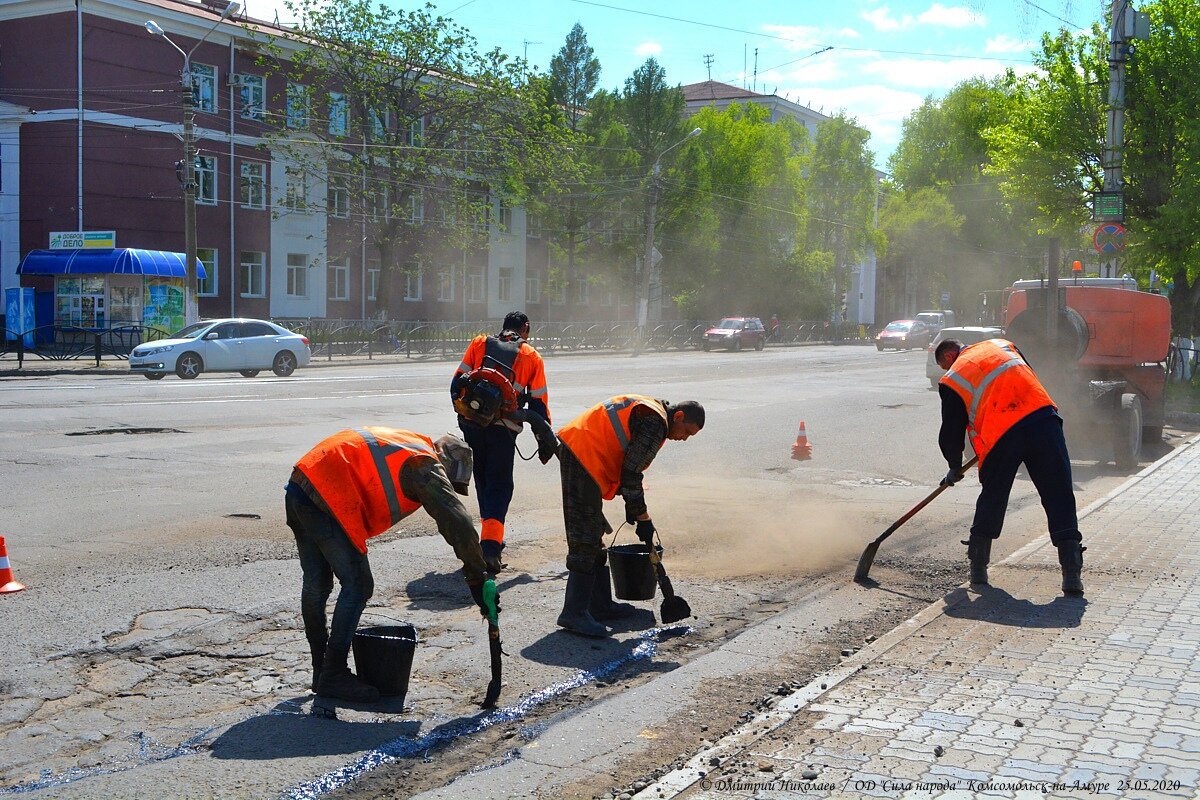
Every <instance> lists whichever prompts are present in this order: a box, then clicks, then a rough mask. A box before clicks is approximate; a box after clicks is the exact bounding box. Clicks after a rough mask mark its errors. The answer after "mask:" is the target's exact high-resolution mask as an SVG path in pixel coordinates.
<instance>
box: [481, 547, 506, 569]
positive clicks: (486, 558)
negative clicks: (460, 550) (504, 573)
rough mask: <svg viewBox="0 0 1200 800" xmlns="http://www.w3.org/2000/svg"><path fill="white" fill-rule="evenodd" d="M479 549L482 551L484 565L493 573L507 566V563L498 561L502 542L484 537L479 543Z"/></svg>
mask: <svg viewBox="0 0 1200 800" xmlns="http://www.w3.org/2000/svg"><path fill="white" fill-rule="evenodd" d="M479 549H480V550H482V551H483V564H484V566H485V567H487V571H488V572H490V573H492V574H493V575H498V574H499V573H500V570H502V569H504V568H505V567H507V566H508V564H505V563H503V562H502V561H500V553H501V551H502V550H504V542H497V541H494V540H492V539H484V540H482V541H481V542H480V543H479Z"/></svg>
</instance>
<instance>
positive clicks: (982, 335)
mask: <svg viewBox="0 0 1200 800" xmlns="http://www.w3.org/2000/svg"><path fill="white" fill-rule="evenodd" d="M997 336H1004V328H996V327H980V326H974V325H968V326H966V327H962V328H942V329H941V330H940V331H938V333H937V336H935V337H933V341H932V342H930V343H929V355H928V356H926V358H925V377H926V378H929V388H931V389H934V390H936V389H937V387H938V381H940V380H941V379H942V376H943V375H945V374H946V370H944V369H942V368H941V367H939V366H938V365H937V362H936V361H934V360H933V351H934V350H936V349H937V346H938V345H939V344H941V343H942V342H944V341H946V340H947V339H958V340H959V341H960V342H962V343H963V344H975V343H976V342H982V341H983V340H984V339H994V338H996V337H997Z"/></svg>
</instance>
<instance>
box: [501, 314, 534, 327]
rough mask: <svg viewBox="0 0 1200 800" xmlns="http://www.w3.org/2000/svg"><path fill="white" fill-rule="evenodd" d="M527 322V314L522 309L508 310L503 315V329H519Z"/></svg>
mask: <svg viewBox="0 0 1200 800" xmlns="http://www.w3.org/2000/svg"><path fill="white" fill-rule="evenodd" d="M528 324H529V315H528V314H526V313H525V312H524V311H510V312H508V313H507V314H505V315H504V330H506V331H519V330H521V328H524V327H525V326H526V325H528Z"/></svg>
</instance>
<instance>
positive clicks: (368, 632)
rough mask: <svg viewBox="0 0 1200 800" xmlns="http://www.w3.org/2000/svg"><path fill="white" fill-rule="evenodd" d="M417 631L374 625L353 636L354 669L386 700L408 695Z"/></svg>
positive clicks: (356, 632)
mask: <svg viewBox="0 0 1200 800" xmlns="http://www.w3.org/2000/svg"><path fill="white" fill-rule="evenodd" d="M416 649H417V629H416V628H414V627H413V626H412V625H375V626H372V627H368V628H359V629H358V630H357V631H355V632H354V667H355V669H356V670H357V671H358V677H360V678H362V679H363V681H365V682H366V683H369V684H371V685H372V686H374V687H375V688H376V689H378V690H379V694H380V695H382V696H383V697H399V698H400V702H401V703H403V702H404V695H406V694H408V676H409V673H411V672H412V661H413V652H414V651H415V650H416Z"/></svg>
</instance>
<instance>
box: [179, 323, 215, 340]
mask: <svg viewBox="0 0 1200 800" xmlns="http://www.w3.org/2000/svg"><path fill="white" fill-rule="evenodd" d="M210 325H212V323H211V322H196V323H193V324H191V325H188V326H187V327H186V328H184V329H183V330H181V331H179V332H178V333H173V334H171V338H172V339H195V338H196V337H197V336H199V335H200V334H201V333H203V332H204V331H206V330H208V326H210Z"/></svg>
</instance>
